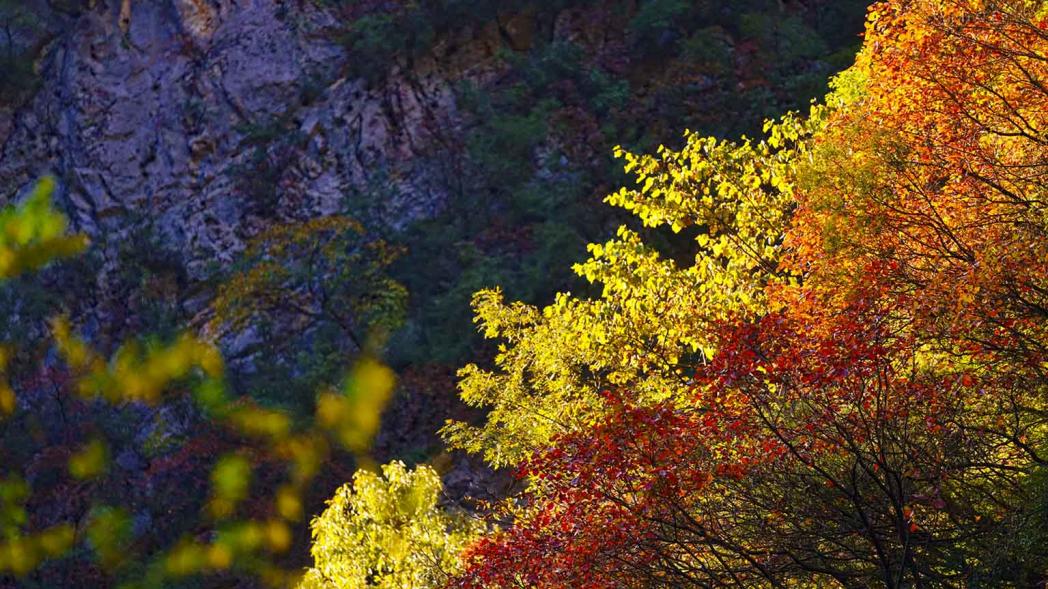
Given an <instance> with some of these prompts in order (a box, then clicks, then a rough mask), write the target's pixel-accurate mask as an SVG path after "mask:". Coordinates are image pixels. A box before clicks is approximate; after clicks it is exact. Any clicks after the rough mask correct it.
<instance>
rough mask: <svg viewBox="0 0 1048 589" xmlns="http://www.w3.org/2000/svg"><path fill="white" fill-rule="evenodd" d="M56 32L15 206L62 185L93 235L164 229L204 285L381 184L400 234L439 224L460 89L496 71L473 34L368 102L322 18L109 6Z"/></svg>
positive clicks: (20, 115) (1, 181)
mask: <svg viewBox="0 0 1048 589" xmlns="http://www.w3.org/2000/svg"><path fill="white" fill-rule="evenodd" d="M41 14H42V15H43V16H42V17H41V21H43V22H45V26H44V27H42V28H41V29H40V30H39V35H48V36H49V38H50V40H49V42H48V43H47V45H46V47H44V48H43V49H42V50H41V55H40V57H39V59H38V64H37V68H38V72H39V77H40V85H39V89H38V91H37V92H36V93H35V95H34V96H33V97H31V98H30V99H28V100H27V101H26V102H24V104H21V105H20V106H18V107H17V108H8V109H7V110H6V111H0V195H2V196H3V197H4V198H7V199H10V198H12V197H14V196H15V195H17V194H18V193H19V191H21V190H24V189H25V187H26V186H28V185H29V184H31V183H32V182H33V180H34V179H35V178H37V177H39V176H41V175H43V174H53V175H54V176H56V177H57V178H58V180H59V184H60V186H61V188H62V190H61V202H62V203H63V204H64V206H65V207H66V208H67V210H68V211H69V213H70V216H71V217H72V219H73V222H74V224H75V225H76V227H78V228H79V229H82V230H84V231H86V232H88V233H89V234H98V233H101V232H105V233H106V234H107V235H110V236H112V235H113V234H114V233H119V232H120V231H122V230H125V229H126V228H127V227H126V225H127V223H128V219H131V218H148V219H152V220H154V221H156V225H157V227H158V228H159V229H160V231H161V233H162V234H163V238H164V241H165V242H166V245H168V246H169V247H171V248H172V249H173V250H175V251H179V252H182V253H183V255H184V257H185V259H186V264H187V269H188V271H189V273H190V275H191V276H193V277H195V278H200V277H203V276H204V275H205V274H206V272H207V270H208V268H209V267H213V263H214V262H215V261H216V260H217V261H219V262H227V261H229V260H230V259H232V257H234V256H235V254H236V252H237V251H238V250H239V249H240V248H241V247H242V244H243V242H244V240H245V239H246V238H248V237H250V236H251V235H253V234H254V233H256V232H257V231H258V230H260V229H261V228H262V227H264V226H265V225H266V224H268V223H271V222H275V221H278V220H281V219H286V218H297V217H310V216H316V215H321V214H327V213H331V212H334V211H337V210H338V209H339V208H340V207H341V205H342V201H343V199H344V198H345V197H346V195H348V194H352V193H354V192H356V193H359V192H360V191H362V190H365V189H366V187H367V186H368V181H369V178H371V177H373V176H374V175H375V174H377V173H382V174H383V177H384V178H386V179H388V180H389V181H391V182H392V183H393V187H394V189H393V190H391V191H385V193H384V196H385V198H387V199H388V200H389V202H383V203H379V204H381V205H382V206H381V208H382V210H383V211H385V214H386V216H387V219H386V220H387V221H389V222H390V223H392V224H394V225H400V224H403V223H405V222H407V221H409V220H411V219H414V218H418V217H419V216H424V215H428V214H431V213H432V212H433V211H434V210H436V209H438V208H439V207H440V205H441V202H442V201H443V199H444V197H445V194H444V192H445V191H444V188H443V186H444V178H442V174H444V173H445V172H444V170H446V169H447V166H446V162H442V158H445V159H446V158H448V157H453V151H454V150H453V149H451V148H449V146H450V145H452V144H453V143H454V133H455V131H454V130H455V128H456V120H455V118H456V110H455V102H454V97H453V92H452V88H453V85H454V83H455V80H456V79H457V78H459V77H461V76H463V75H479V74H478V71H479V70H482V69H483V63H484V56H485V55H488V56H490V55H491V50H490V48H489V47H486V45H485V44H486V43H488V42H489V41H486V40H485V39H486V36H487V37H489V38H490V37H491V33H490V32H485V31H478V32H471V31H466V32H465V33H463V34H464V35H466V37H465V38H464V39H459V40H454V41H455V42H447V43H442V44H440V46H439V47H438V49H437V51H438V52H443V53H441V54H438V55H434V56H431V57H426V58H424V59H420V60H417V61H416V62H415V63H413V64H412V65H411V67H405V66H403V64H400V66H398V65H397V64H394V65H393V66H392V70H391V72H390V74H389V76H388V77H387V78H386V79H385V80H384V81H382V82H380V83H375V84H370V85H369V84H368V83H366V82H365V81H363V80H360V79H354V78H352V77H351V76H348V75H346V73H345V72H346V71H349V70H351V68H350V67H348V66H351V65H352V60H353V59H354V56H352V55H348V54H347V51H346V50H345V48H344V46H343V45H341V44H339V43H338V42H337V41H336V40H335V39H337V37H338V35H337V34H334V32H337V31H338V30H339V27H340V26H342V25H343V23H341V22H340V21H339V20H338V19H337V17H336V15H335V14H333V13H332V12H331V11H330V9H326V8H324V7H323V3H319V2H310V1H302V0H250V1H242V0H240V1H234V0H135V1H132V2H127V1H125V0H108V1H107V0H96V1H95V2H92V3H85V4H84V6H83V7H82V8H81V9H79V10H75V11H65V12H60V11H57V10H53V9H49V10H48V11H43V9H42V12H41ZM449 48H453V49H449ZM464 52H466V53H469V52H473V53H475V54H474V55H463V53H464ZM478 64H480V65H479V66H478ZM466 68H474V69H473V70H472V71H470V70H467V69H466ZM478 68H479V69H478ZM262 183H264V185H262V186H261V187H260V186H259V184H262ZM252 185H254V186H255V187H254V189H252ZM253 190H254V191H255V192H257V191H258V190H263V191H265V192H266V193H267V194H265V195H264V196H262V197H260V196H259V195H258V194H253V193H252V192H253ZM259 200H263V201H265V202H263V203H261V204H260V203H259V202H258V201H259Z"/></svg>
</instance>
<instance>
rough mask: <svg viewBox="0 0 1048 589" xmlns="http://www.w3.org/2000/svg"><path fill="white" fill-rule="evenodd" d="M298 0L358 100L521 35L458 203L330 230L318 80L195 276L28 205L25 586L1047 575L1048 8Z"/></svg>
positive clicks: (727, 582)
mask: <svg viewBox="0 0 1048 589" xmlns="http://www.w3.org/2000/svg"><path fill="white" fill-rule="evenodd" d="M136 1H137V0H136ZM68 4H70V6H64V5H63V8H61V10H62V11H64V12H63V14H65V16H62V17H61V18H62V19H65V20H61V22H76V21H75V19H76V18H80V17H79V16H76V15H79V14H80V13H79V12H76V11H77V10H80V9H78V8H76V6H75V5H76V3H75V2H72V3H68ZM118 4H121V6H122V7H121V10H125V9H126V11H131V10H133V9H134V8H133V7H132V4H133V3H132V2H123V3H118ZM300 4H301V5H303V6H304V5H306V4H310V8H308V10H318V11H323V14H325V15H334V16H333V17H332V18H333V19H334V20H333V21H332V22H335V23H337V24H336V25H331V26H330V27H329V28H328V29H326V30H325V31H324V34H325V35H328V36H330V38H331V39H333V42H335V43H337V44H338V45H339V46H340V47H343V48H344V49H345V51H346V54H347V55H350V56H356V58H355V59H353V60H350V61H348V62H346V64H345V66H344V67H343V68H342V71H339V72H338V75H339V76H342V79H353V80H359V81H360V83H361V84H362V85H363V87H381V86H382V84H384V83H385V80H386V79H387V78H390V77H391V76H395V75H399V74H397V73H396V72H403V71H414V70H413V69H412V68H416V69H417V68H423V69H424V68H426V67H430V66H428V65H427V64H429V63H430V62H431V61H432V60H433V59H434V57H433V56H434V55H437V54H439V52H440V51H446V50H447V49H446V48H447V47H448V46H449V45H450V44H454V40H455V39H459V38H462V31H464V30H475V31H484V30H488V31H492V38H494V39H497V41H496V45H497V50H493V51H490V52H489V54H486V55H485V57H484V60H485V61H484V66H483V68H479V66H478V69H482V70H483V73H482V74H477V73H475V72H474V70H469V69H468V68H466V69H464V70H463V71H470V72H474V73H471V74H470V75H461V76H459V77H458V78H457V79H456V80H455V87H454V104H455V116H454V117H452V118H449V119H448V120H450V121H453V123H448V124H449V125H451V126H452V127H453V132H451V131H448V133H446V134H444V135H441V137H449V138H454V140H453V141H452V140H450V139H448V140H447V141H445V142H444V143H441V144H440V146H439V148H436V149H434V150H433V151H432V152H431V157H432V158H433V159H432V163H433V166H434V169H439V170H442V171H443V172H444V173H443V175H441V176H440V178H441V182H443V184H442V185H441V186H442V190H443V191H444V192H443V193H442V194H445V195H446V197H445V198H444V199H443V200H442V202H440V204H439V206H437V207H435V208H434V209H433V210H432V211H430V213H428V214H425V215H421V216H419V217H413V218H411V219H409V220H407V221H404V222H399V221H401V220H398V219H396V218H391V216H390V211H389V210H388V207H389V206H390V203H393V202H395V201H396V198H397V195H396V194H395V193H396V191H397V187H398V186H399V184H397V181H398V178H397V177H396V176H397V173H396V171H395V170H392V169H385V168H382V167H376V169H374V170H373V175H372V176H370V177H369V179H368V182H367V183H366V185H365V186H364V187H363V188H360V189H359V190H355V191H353V192H351V193H348V194H346V195H345V197H344V199H343V201H342V205H341V208H340V209H339V210H338V211H335V212H329V213H327V214H322V215H313V214H310V215H298V216H296V215H295V214H294V212H295V211H293V210H291V211H290V212H289V210H288V203H289V202H290V196H289V194H290V193H289V191H288V189H287V185H288V179H287V176H286V171H287V170H288V169H291V168H293V167H294V166H295V163H296V162H297V161H298V160H299V159H301V158H303V157H305V155H304V154H306V153H307V152H308V150H309V149H311V148H310V147H309V146H310V145H311V143H310V142H311V141H312V140H311V139H310V138H309V137H308V133H305V134H304V132H302V131H301V129H302V128H303V127H302V124H301V121H298V120H297V119H296V118H295V114H294V113H293V112H292V111H291V109H290V108H289V109H288V111H287V112H286V113H285V114H284V115H282V116H278V117H274V118H273V119H271V120H265V121H259V122H257V123H255V124H252V125H247V126H241V127H240V128H239V130H238V131H237V132H238V133H240V136H241V137H242V141H241V144H240V145H242V149H241V150H240V152H241V153H240V155H241V156H243V157H242V159H240V160H238V163H237V165H236V166H234V167H233V168H232V172H231V174H232V176H231V178H230V179H229V182H230V186H232V187H233V188H232V193H231V194H233V196H235V198H236V199H239V200H238V202H240V203H243V206H244V207H246V210H248V211H250V214H251V215H252V217H251V218H252V219H261V220H264V221H265V222H264V223H259V229H258V230H256V231H253V233H252V234H251V235H250V236H249V239H247V240H246V241H245V244H244V247H243V248H241V249H239V250H238V251H236V252H234V253H235V257H234V259H233V261H232V262H231V263H219V262H216V263H215V264H214V267H213V268H209V269H207V271H206V272H203V273H200V272H199V271H198V270H195V269H194V270H193V271H190V270H188V269H187V268H188V266H187V264H186V263H185V260H184V259H183V257H182V255H183V254H184V252H180V251H178V250H177V249H176V248H172V247H171V246H170V244H169V243H168V242H166V241H165V236H164V227H162V226H159V225H157V224H154V223H150V222H149V221H148V220H147V219H130V218H127V219H122V220H121V221H120V222H122V223H126V224H127V225H128V226H132V227H134V230H133V231H131V232H129V233H123V234H121V235H120V237H119V238H116V237H112V236H107V233H106V231H105V230H104V227H103V229H98V228H92V227H86V226H84V227H82V226H79V225H78V222H77V221H76V218H75V216H72V215H71V213H70V210H69V209H70V206H69V202H70V201H69V199H68V197H67V196H66V195H67V194H68V189H66V188H65V184H67V183H68V180H67V179H66V178H64V177H62V176H61V175H59V176H57V177H56V176H50V175H45V176H42V177H40V178H38V179H34V180H33V182H32V183H30V184H29V185H28V187H27V188H25V189H24V190H21V191H19V192H18V193H17V194H12V195H10V198H9V199H8V202H9V204H8V205H7V206H6V208H4V209H3V210H2V211H0V280H2V285H0V306H2V307H3V313H2V316H0V336H2V339H3V340H4V341H5V344H4V346H3V347H2V348H0V369H2V370H0V374H2V377H3V378H2V381H0V587H8V586H10V587H26V588H44V587H127V588H137V587H176V588H186V589H189V588H194V587H202V588H203V587H207V588H211V587H214V588H224V587H230V588H231V587H238V588H239V587H244V588H247V587H294V588H297V589H356V588H361V587H379V588H385V589H437V588H444V589H497V588H531V587H535V588H548V589H567V588H580V589H585V588H593V589H596V588H607V589H612V588H615V589H619V588H622V589H627V588H629V589H632V588H638V589H639V588H661V587H666V588H686V587H845V588H861V587H886V588H904V587H905V588H911V587H912V588H920V587H1015V588H1034V587H1043V586H1045V584H1046V583H1048V470H1046V468H1048V377H1046V375H1045V370H1046V368H1048V233H1046V232H1048V209H1046V203H1045V199H1046V198H1048V195H1046V186H1048V182H1046V178H1048V134H1046V133H1048V131H1046V127H1048V4H1045V3H1044V2H1043V1H1041V0H999V1H995V0H884V1H882V2H877V3H874V4H872V6H867V5H866V3H865V2H843V1H842V2H822V1H819V0H811V1H808V2H801V1H790V2H787V1H778V2H776V1H770V0H769V1H764V0H744V1H739V2H731V3H727V2H718V1H715V0H709V1H695V2H691V1H685V0H641V1H637V2H626V1H614V0H608V1H597V0H558V1H556V2H531V1H528V0H509V1H481V2H476V1H468V2H467V1H460V0H432V1H429V0H424V1H419V2H363V1H360V2H356V1H349V0H323V1H322V0H303V2H300ZM125 7H126V8H125ZM300 8H301V7H300ZM83 10H89V9H83ZM288 10H297V9H293V8H288ZM114 14H118V15H121V16H120V18H124V17H123V16H122V15H123V14H125V13H124V12H117V13H114ZM128 14H130V12H128ZM572 14H575V15H579V14H581V15H583V16H585V17H586V18H591V19H592V18H597V16H599V17H600V18H601V19H603V20H601V21H600V26H599V27H595V28H599V29H600V31H599V34H597V33H593V34H592V35H590V36H587V34H588V33H586V32H587V31H589V32H593V31H592V30H590V29H587V28H586V27H583V28H582V29H580V30H582V31H583V33H578V34H576V33H573V34H572V35H568V36H565V34H564V32H563V31H564V30H565V27H566V25H565V24H564V22H565V18H566V17H565V15H572ZM70 15H74V16H70ZM595 15H596V16H595ZM0 18H2V19H4V20H3V21H2V24H3V25H4V26H3V27H0V50H4V49H6V50H5V51H0V53H3V54H2V55H0V64H2V66H3V69H2V71H0V102H2V103H3V105H4V108H7V109H12V112H16V113H17V112H19V111H18V109H19V108H21V107H22V105H25V104H28V103H29V102H30V101H32V100H33V98H32V97H33V96H34V93H35V92H38V91H39V88H40V87H46V84H47V80H46V79H45V78H46V76H47V71H48V70H47V68H44V67H42V66H41V65H40V64H41V63H43V62H44V61H46V60H45V57H46V54H47V51H48V49H47V47H48V46H49V43H53V42H54V41H53V40H49V41H48V42H46V43H37V44H35V45H34V44H27V43H19V42H18V41H17V39H20V38H24V37H25V35H28V34H29V33H28V32H31V31H34V30H43V31H48V33H47V34H48V35H49V36H54V38H58V39H60V38H61V37H60V36H61V35H62V34H63V33H62V30H61V27H58V26H57V25H54V24H53V23H51V22H50V21H46V22H45V19H42V18H41V17H40V16H39V15H38V14H34V13H33V12H32V11H27V10H25V7H24V6H23V5H20V4H19V3H15V2H3V1H2V0H0ZM128 18H130V17H128ZM70 19H73V20H70ZM55 22H59V21H55ZM56 27H57V28H56ZM20 35H21V37H20ZM48 38H49V39H50V38H51V37H48ZM5 41H6V45H3V44H4V43H5ZM419 64H421V65H419ZM391 72H393V73H391ZM318 75H319V74H318ZM340 83H341V82H339V83H335V84H330V83H329V82H326V81H324V80H321V79H318V80H317V82H316V87H315V88H304V89H303V94H302V96H301V99H302V104H306V105H308V104H309V103H311V102H312V101H316V100H322V98H321V97H322V96H323V95H324V94H325V93H330V92H332V90H331V88H336V87H337V86H338V84H340ZM325 88H326V89H325ZM449 129H450V127H449ZM0 171H2V170H0ZM5 196H6V195H5ZM587 244H588V245H587ZM113 301H119V303H118V304H117V305H116V306H117V307H119V312H117V311H116V310H114V306H113ZM187 301H191V303H188V304H187ZM244 342H248V343H247V344H245V343H244ZM245 349H247V350H248V352H249V353H245V352H244V350H245ZM142 424H146V425H145V426H143V425H142Z"/></svg>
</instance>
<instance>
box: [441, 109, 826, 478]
mask: <svg viewBox="0 0 1048 589" xmlns="http://www.w3.org/2000/svg"><path fill="white" fill-rule="evenodd" d="M827 110H828V108H827V107H826V106H821V105H820V106H815V107H813V108H812V110H811V113H810V115H809V117H808V118H806V119H802V118H800V117H797V116H794V115H792V114H791V115H787V116H785V117H783V118H782V119H781V120H779V121H777V122H769V123H768V124H767V125H766V127H765V131H766V132H767V138H766V139H764V140H763V141H759V142H753V141H751V140H749V139H743V140H742V141H741V142H733V141H724V140H719V139H716V138H712V137H704V136H702V135H699V134H697V133H692V132H688V133H687V134H686V135H685V145H684V147H683V148H682V149H680V150H679V151H677V150H672V149H668V148H665V147H661V148H660V149H659V150H658V152H657V154H656V155H635V154H632V153H629V152H627V151H625V150H623V149H621V148H619V149H617V150H616V155H617V156H619V157H620V158H622V159H624V160H625V162H626V165H625V168H626V171H627V172H632V173H633V174H634V175H635V177H636V187H634V188H631V189H628V188H624V189H622V190H620V191H618V192H616V193H614V194H612V195H610V196H608V197H607V198H606V199H605V201H606V202H608V203H610V204H612V205H615V206H620V207H623V208H625V209H627V210H629V211H632V212H633V213H635V214H636V215H637V216H639V217H640V219H641V220H642V221H643V223H644V225H645V226H647V227H653V228H655V227H669V228H670V229H671V230H672V231H674V232H679V231H681V230H684V229H686V228H690V229H692V230H694V231H696V233H697V237H696V238H695V247H696V254H695V258H694V261H693V263H691V264H690V265H681V264H679V263H677V262H676V261H674V260H672V259H669V258H668V257H666V256H664V255H662V254H660V252H659V251H658V250H657V249H656V248H655V247H652V246H651V245H649V244H646V243H644V241H642V239H641V237H640V235H639V234H638V233H637V232H636V231H633V230H631V229H629V228H627V227H625V226H622V227H620V228H619V229H618V232H617V235H616V237H615V238H614V239H612V240H611V241H608V242H607V243H605V244H603V245H600V244H591V245H590V246H589V252H590V255H591V257H590V259H589V260H588V261H586V262H584V263H582V264H578V265H576V266H575V268H574V270H575V272H576V273H578V274H579V275H580V276H582V277H584V278H585V279H586V280H588V281H589V282H591V283H600V284H602V285H603V290H602V293H601V296H599V297H598V298H594V299H582V298H578V297H574V296H572V295H571V294H570V293H562V294H560V295H558V296H557V298H556V301H555V302H554V303H553V304H552V305H550V306H548V307H545V308H543V309H538V308H536V307H533V306H530V305H525V304H523V303H510V304H507V303H505V302H504V300H503V297H502V293H501V291H500V290H498V289H493V290H484V291H481V292H478V293H477V294H476V295H475V297H474V301H473V303H474V307H475V309H476V319H475V320H476V321H477V322H478V323H480V324H481V325H482V327H483V333H484V335H485V336H486V337H488V338H497V339H501V340H502V341H503V342H505V343H504V345H502V346H500V353H499V354H498V356H497V357H496V359H495V364H496V369H495V370H484V369H481V368H480V367H478V366H476V365H472V364H471V365H469V366H467V367H465V368H464V369H462V370H461V371H460V377H461V383H460V389H461V394H462V398H463V399H464V400H465V401H466V402H467V403H469V404H470V405H474V406H477V407H484V408H485V409H487V410H488V416H487V422H486V423H485V424H484V425H483V426H481V427H474V426H471V425H469V424H465V423H449V424H448V425H447V426H446V427H445V428H444V430H443V433H444V435H445V438H446V440H447V441H448V443H449V444H450V445H451V446H452V447H454V448H460V449H464V450H467V451H470V452H474V453H479V454H482V455H483V456H484V458H485V459H486V460H487V461H488V462H489V463H490V464H491V465H493V466H495V467H503V466H510V465H514V464H517V463H519V462H520V460H521V459H522V458H524V457H526V456H527V455H528V454H529V453H530V452H531V451H533V450H534V449H535V448H538V447H542V446H543V445H544V444H545V443H546V442H548V440H549V439H550V437H551V436H552V435H554V434H555V433H557V432H564V431H571V430H574V429H576V428H578V427H581V426H584V425H586V424H587V423H591V422H592V420H594V419H596V418H598V417H599V416H600V415H601V410H600V407H601V400H600V398H599V396H598V395H597V394H596V393H598V392H599V391H600V390H602V389H605V388H608V387H622V388H628V389H629V390H631V391H634V392H635V393H636V394H637V395H638V396H639V397H640V399H642V400H648V401H657V400H663V399H673V398H676V397H677V396H678V393H679V392H681V391H684V390H686V389H687V385H688V376H687V375H688V374H690V373H691V372H692V370H690V367H694V366H696V365H697V364H699V363H702V362H704V361H705V360H706V359H708V358H709V357H710V356H711V355H712V353H713V342H712V340H711V339H710V338H708V337H706V336H705V334H710V333H711V331H712V330H711V329H710V325H711V324H712V323H713V322H716V321H718V320H723V319H725V318H727V317H731V316H738V314H740V313H742V314H743V315H753V314H758V313H760V312H761V311H762V310H763V309H764V308H765V305H766V300H765V294H764V293H765V288H766V287H767V286H769V285H770V284H772V283H774V282H777V281H779V282H789V281H790V280H791V277H790V275H789V274H787V273H783V272H780V271H779V268H778V265H779V256H780V249H781V245H782V238H783V234H784V231H785V228H786V225H787V223H788V221H789V217H790V214H791V211H792V209H793V202H794V200H793V194H792V193H793V183H794V174H795V169H794V168H795V167H794V166H793V164H794V162H796V161H798V160H799V159H800V158H801V157H802V156H804V155H805V154H806V153H807V152H808V150H809V146H808V143H807V140H808V139H809V138H810V136H811V134H812V132H813V130H814V129H816V128H818V126H819V125H821V124H822V121H823V120H824V119H825V116H826V112H827Z"/></svg>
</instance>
